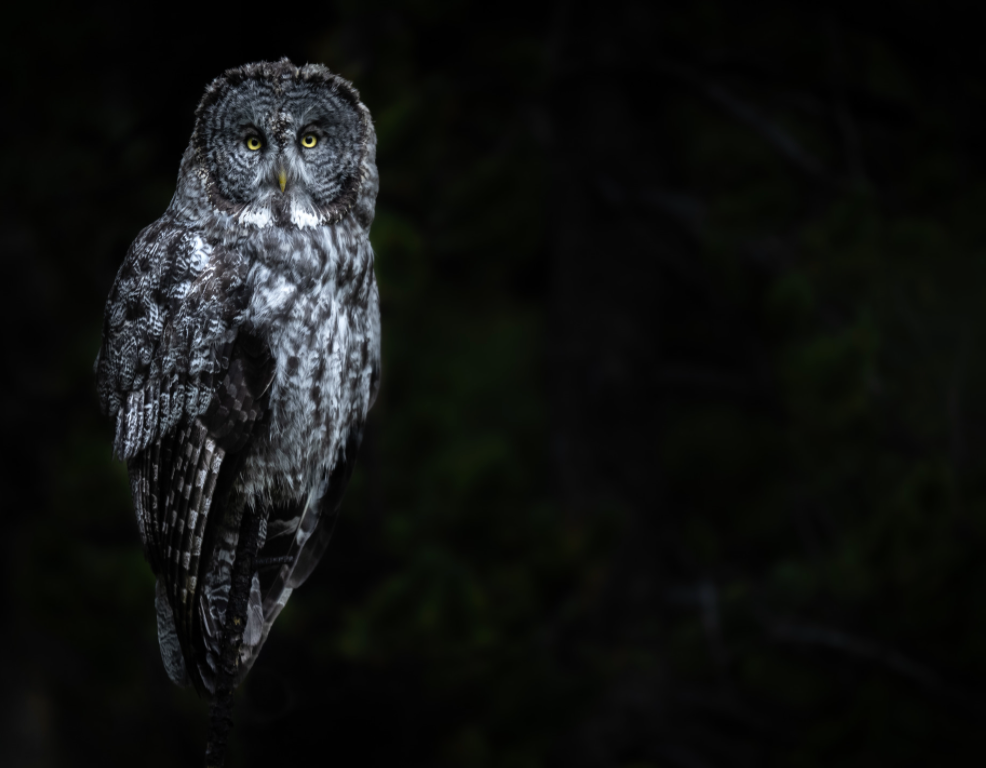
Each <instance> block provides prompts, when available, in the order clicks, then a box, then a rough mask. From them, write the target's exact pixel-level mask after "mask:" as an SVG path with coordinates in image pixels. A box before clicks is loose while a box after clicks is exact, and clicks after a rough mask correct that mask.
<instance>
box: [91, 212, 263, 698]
mask: <svg viewBox="0 0 986 768" xmlns="http://www.w3.org/2000/svg"><path fill="white" fill-rule="evenodd" d="M245 300H246V296H245V290H244V288H243V273H242V269H241V266H240V264H239V263H238V262H237V260H236V258H235V255H234V254H229V253H225V252H222V251H221V250H220V249H219V248H217V247H215V246H212V245H210V244H209V243H207V242H205V241H204V240H203V239H202V237H200V236H199V234H198V233H197V232H196V231H194V230H192V229H189V228H183V227H181V226H179V225H177V224H176V223H175V222H174V221H173V220H171V219H168V218H167V217H165V218H163V219H161V220H160V221H158V222H157V223H155V224H154V225H151V227H148V228H147V229H146V230H144V231H143V232H142V233H141V234H140V235H139V236H138V237H137V239H136V240H135V241H134V244H133V245H132V246H131V248H130V251H129V252H128V254H127V258H126V259H125V261H124V263H123V266H122V267H121V268H120V272H119V274H118V275H117V279H116V282H115V283H114V286H113V289H112V291H111V293H110V299H109V302H108V303H107V307H106V313H105V319H104V327H103V345H102V347H101V349H100V353H99V357H98V358H97V361H96V373H97V380H98V389H99V395H100V400H101V403H102V406H103V409H104V410H105V411H106V412H107V413H108V414H109V415H110V416H112V417H114V418H115V420H116V430H115V437H114V448H115V450H116V452H117V454H118V455H120V456H121V458H124V459H126V460H127V466H128V469H129V473H130V482H131V488H132V491H133V498H134V507H135V511H136V513H137V521H138V524H139V527H140V532H141V537H142V539H143V542H144V547H145V551H146V553H147V557H148V560H149V561H150V563H151V567H152V569H153V570H154V572H155V573H156V574H157V575H158V577H159V579H160V580H161V581H162V582H163V587H164V592H165V595H166V597H167V603H168V606H169V607H170V608H171V610H172V612H173V625H174V629H175V634H176V635H177V639H178V641H179V642H180V647H181V650H182V652H183V655H184V658H185V659H186V660H188V659H191V658H193V655H192V648H193V635H194V624H195V620H194V619H195V614H194V606H195V605H196V596H197V594H198V590H199V585H200V582H201V578H200V572H201V571H202V562H201V556H202V553H203V552H205V553H208V552H210V545H211V541H212V540H214V539H215V538H216V537H215V529H216V527H217V522H216V518H217V517H221V515H219V516H217V515H215V514H212V515H210V511H212V510H213V509H214V508H215V507H217V506H222V505H224V503H225V497H226V495H228V491H229V488H230V487H231V485H232V481H233V479H234V478H235V476H236V472H237V471H238V469H239V463H240V460H241V458H242V455H243V449H244V448H245V447H246V445H247V444H248V442H249V440H250V439H251V436H252V434H253V431H254V426H255V425H256V424H257V422H259V421H261V420H262V419H263V418H264V416H265V413H266V392H267V389H268V387H269V386H270V382H271V380H272V378H273V372H274V365H273V361H272V360H271V357H270V352H269V350H268V349H267V347H266V345H265V344H263V343H262V342H260V341H259V340H257V339H256V338H255V337H253V336H251V335H250V334H248V333H247V332H245V331H244V330H243V329H241V328H240V319H241V317H242V311H243V308H244V306H245ZM210 518H211V519H212V521H213V522H212V523H211V524H208V523H210ZM230 554H232V553H230ZM168 606H165V607H168ZM158 610H159V613H160V612H161V611H162V610H164V608H162V606H161V605H160V604H159V609H158ZM162 653H163V655H164V656H165V664H166V666H167V667H168V672H169V675H171V677H172V679H175V680H176V682H178V681H180V679H181V678H183V677H184V674H185V671H186V670H185V669H184V667H183V665H181V667H180V668H179V665H178V662H180V661H181V657H180V656H177V655H175V654H171V663H170V664H169V654H168V653H167V652H166V649H165V644H164V643H163V642H162ZM193 666H194V665H193ZM188 671H191V672H192V674H193V681H194V682H196V684H197V686H200V684H201V680H200V679H197V675H196V671H195V670H194V668H193V669H191V670H188Z"/></svg>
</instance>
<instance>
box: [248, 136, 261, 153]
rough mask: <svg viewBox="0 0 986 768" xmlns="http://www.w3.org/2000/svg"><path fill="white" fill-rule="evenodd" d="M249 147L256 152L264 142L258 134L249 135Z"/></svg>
mask: <svg viewBox="0 0 986 768" xmlns="http://www.w3.org/2000/svg"><path fill="white" fill-rule="evenodd" d="M246 145H247V149H249V150H250V151H251V152H256V151H257V150H258V149H260V148H261V147H262V146H263V143H262V142H261V141H260V139H259V138H257V137H256V136H248V137H247V140H246Z"/></svg>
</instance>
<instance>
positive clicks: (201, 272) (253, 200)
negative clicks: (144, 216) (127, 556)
mask: <svg viewBox="0 0 986 768" xmlns="http://www.w3.org/2000/svg"><path fill="white" fill-rule="evenodd" d="M375 154H376V135H375V133H374V130H373V125H372V123H371V121H370V114H369V111H368V110H367V108H366V107H365V106H364V105H363V104H362V103H361V102H360V100H359V95H358V94H357V92H356V90H355V89H354V88H353V86H352V85H351V84H350V83H348V82H347V81H345V80H343V79H342V78H340V77H338V76H336V75H333V74H332V73H331V72H330V71H329V70H328V69H326V68H325V67H323V66H317V65H306V66H304V67H300V68H298V67H295V66H294V65H293V64H292V63H291V62H290V61H288V60H287V59H282V60H281V61H279V62H277V63H269V62H262V63H257V64H249V65H246V66H243V67H239V68H237V69H231V70H228V71H227V72H226V73H224V74H223V75H222V76H221V77H218V78H217V79H216V80H214V81H213V82H212V83H211V84H210V85H209V86H208V88H206V91H205V95H204V96H203V98H202V101H201V103H200V104H199V106H198V109H197V110H196V112H195V129H194V131H193V133H192V138H191V141H190V142H189V145H188V149H187V150H185V154H184V156H183V158H182V162H181V170H180V172H179V174H178V186H177V190H176V192H175V195H174V198H173V199H172V201H171V204H170V205H169V206H168V209H167V210H166V211H165V213H164V215H163V216H162V217H161V218H160V219H158V220H157V221H156V222H155V223H153V224H151V225H150V226H149V227H147V228H146V229H144V230H143V231H142V232H141V233H140V234H139V235H138V236H137V239H136V240H135V241H134V243H133V245H132V246H131V247H130V250H129V252H128V253H127V256H126V259H125V260H124V262H123V266H122V267H121V268H120V271H119V273H118V274H117V277H116V281H115V282H114V284H113V288H112V290H111V292H110V297H109V301H108V302H107V304H106V312H105V316H104V324H103V343H102V347H101V348H100V351H99V356H98V357H97V359H96V375H97V379H98V390H99V397H100V401H101V404H102V407H103V409H104V411H105V412H106V413H107V414H109V415H110V416H112V417H113V418H114V419H115V426H116V432H115V439H114V448H115V450H116V453H117V454H118V455H119V456H120V458H122V459H124V460H126V462H127V469H128V471H129V474H130V485H131V490H132V493H133V500H134V507H135V511H136V515H137V521H138V524H139V528H140V534H141V537H142V539H143V542H144V549H145V552H146V555H147V558H148V560H149V561H150V565H151V568H152V569H153V571H154V573H155V574H156V575H157V578H158V581H157V593H156V595H157V597H156V607H157V615H158V639H159V641H160V646H161V655H162V657H163V659H164V665H165V668H166V669H167V671H168V675H169V676H170V677H171V679H172V680H174V681H175V682H176V683H179V684H187V683H188V682H191V683H193V684H194V685H195V687H196V688H197V689H198V690H199V691H200V692H201V693H203V694H205V695H207V696H209V695H211V694H213V693H214V691H215V682H216V674H217V664H218V659H219V654H220V642H221V638H222V634H223V623H224V618H225V613H226V604H227V600H228V599H229V594H230V573H231V571H232V568H233V562H234V560H235V557H236V547H237V538H238V535H239V523H240V519H241V518H242V515H243V512H244V510H245V509H248V508H252V510H254V511H255V512H256V514H258V515H259V517H260V519H261V524H260V537H259V541H260V545H261V548H260V551H259V556H258V560H257V563H258V566H259V570H258V571H257V572H256V573H254V574H253V577H252V587H251V589H250V594H249V603H248V610H247V621H246V626H245V629H244V632H243V644H242V646H241V647H240V658H239V662H240V663H239V679H242V677H243V675H245V674H246V672H247V671H248V670H249V669H250V667H251V665H252V664H253V662H254V660H255V659H256V658H257V654H258V653H259V652H260V648H261V646H262V645H263V643H264V640H265V639H266V638H267V633H268V632H269V631H270V628H271V625H272V624H273V622H274V620H275V619H276V618H277V615H278V613H279V612H280V611H281V609H282V608H283V607H284V605H285V603H286V602H287V600H288V597H289V596H290V595H291V591H292V590H293V589H294V588H295V587H297V586H298V585H300V584H301V583H302V582H303V581H304V580H305V579H306V578H307V577H308V576H309V574H310V573H311V572H312V569H313V568H314V567H315V565H316V563H317V562H318V560H319V558H320V557H321V556H322V553H323V552H324V551H325V547H326V545H327V544H328V540H329V536H330V534H331V532H332V527H333V523H334V519H335V515H336V511H337V507H338V504H339V501H340V498H341V496H342V492H343V489H344V487H345V485H346V483H347V482H348V480H349V476H350V474H351V472H352V469H353V463H354V461H355V458H356V452H357V449H358V448H359V444H360V439H361V435H362V432H363V424H364V421H365V419H366V416H367V412H368V411H369V409H370V406H371V405H372V404H373V401H374V399H375V397H376V394H377V389H378V386H379V381H380V311H379V299H378V293H377V286H376V281H375V279H374V275H373V250H372V249H371V247H370V241H369V239H368V235H369V229H370V223H371V222H372V220H373V213H374V204H375V201H376V196H377V188H378V177H377V167H376V160H375Z"/></svg>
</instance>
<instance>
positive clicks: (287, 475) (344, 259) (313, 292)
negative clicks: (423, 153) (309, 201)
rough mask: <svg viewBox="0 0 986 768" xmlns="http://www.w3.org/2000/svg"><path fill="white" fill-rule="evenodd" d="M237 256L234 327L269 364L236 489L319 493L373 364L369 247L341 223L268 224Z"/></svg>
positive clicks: (361, 406) (363, 411)
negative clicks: (258, 429)
mask: <svg viewBox="0 0 986 768" xmlns="http://www.w3.org/2000/svg"><path fill="white" fill-rule="evenodd" d="M241 253H242V254H243V255H244V256H245V257H246V258H247V261H248V263H249V264H250V267H249V271H248V274H247V278H246V288H247V290H248V294H249V301H248V304H247V308H246V311H245V314H244V317H243V327H244V328H248V329H249V330H250V332H251V333H253V334H254V335H256V336H257V337H259V338H260V339H262V340H263V341H265V342H266V343H267V345H268V346H269V348H270V352H271V355H272V357H273V358H274V361H275V366H276V367H275V374H274V379H273V382H272V384H271V388H270V393H269V416H268V424H267V429H266V433H261V434H260V435H258V436H257V439H256V440H255V441H254V443H253V445H252V446H251V449H250V452H249V454H248V456H247V459H246V463H245V466H244V470H243V472H242V473H241V474H240V480H239V483H238V485H239V487H240V490H241V491H242V492H243V493H244V494H245V495H247V496H248V497H250V496H252V497H255V498H256V497H259V498H263V499H272V498H273V499H282V500H292V499H302V498H304V497H311V495H313V494H314V495H316V496H321V495H322V493H324V491H325V483H326V482H327V478H328V474H329V472H330V471H331V469H332V467H333V466H334V465H335V464H336V462H337V461H338V459H339V458H340V457H339V452H340V451H341V450H344V446H345V445H346V442H347V438H348V437H349V433H350V430H353V429H356V430H359V429H361V428H362V424H363V422H364V420H365V419H366V415H367V412H368V410H369V407H370V401H371V391H372V387H373V384H374V379H375V376H376V372H377V370H378V367H379V310H378V307H377V291H376V285H375V282H374V278H373V253H372V250H371V249H370V246H369V243H368V242H367V240H366V236H365V234H364V233H363V231H361V230H360V229H358V228H357V227H356V226H355V225H349V224H347V222H342V223H340V224H339V225H336V226H335V227H331V228H330V227H318V228H306V229H295V230H281V229H274V230H268V231H266V232H263V233H262V234H259V235H258V236H256V237H255V238H253V239H251V240H248V241H247V242H245V243H244V244H243V246H242V250H241Z"/></svg>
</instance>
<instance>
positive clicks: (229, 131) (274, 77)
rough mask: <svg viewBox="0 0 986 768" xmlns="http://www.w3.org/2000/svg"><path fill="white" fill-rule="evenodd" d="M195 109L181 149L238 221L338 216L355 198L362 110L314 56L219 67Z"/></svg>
mask: <svg viewBox="0 0 986 768" xmlns="http://www.w3.org/2000/svg"><path fill="white" fill-rule="evenodd" d="M195 117H196V119H195V130H194V132H193V134H192V141H191V145H190V147H189V154H188V155H187V157H189V158H190V159H192V160H193V162H194V165H195V166H196V168H195V170H196V172H197V175H198V176H199V177H200V178H201V179H202V181H204V186H205V190H206V192H207V194H208V197H209V201H210V203H211V204H212V206H214V207H215V208H218V209H219V210H222V211H224V212H226V213H230V214H233V215H234V216H236V218H238V219H239V220H240V221H241V222H243V223H247V224H253V225H256V226H270V225H275V224H276V225H281V226H283V225H287V224H294V225H296V226H314V225H318V224H327V223H332V222H334V221H337V220H339V219H340V218H341V217H342V216H344V215H345V214H346V213H347V212H348V211H349V210H350V209H351V208H352V207H353V206H354V205H355V204H356V203H357V200H358V198H359V196H360V193H361V189H360V187H361V184H362V183H363V181H364V177H365V176H366V168H367V167H368V161H369V163H371V164H372V162H373V157H372V152H373V149H374V147H373V145H374V143H375V140H374V135H373V126H372V123H371V121H370V115H369V111H368V110H367V108H366V107H365V106H364V105H363V104H362V102H360V100H359V94H358V93H357V92H356V89H355V88H353V86H352V85H351V84H350V83H349V82H347V81H346V80H343V79H342V78H341V77H338V76H336V75H333V74H332V73H331V72H330V71H329V70H328V69H327V68H326V67H323V66H321V65H313V64H308V65H305V66H304V67H300V68H299V67H296V66H294V64H292V63H291V62H290V61H288V60H287V59H282V60H281V61H279V62H275V63H271V62H260V63H257V64H247V65H245V66H242V67H237V68H236V69H230V70H227V71H226V72H225V73H224V74H223V75H221V76H220V77H218V78H216V79H215V80H214V81H213V82H212V83H210V84H209V86H208V87H207V88H206V91H205V95H204V96H203V98H202V101H201V103H200V104H199V106H198V109H197V110H196V112H195ZM368 155H369V157H368Z"/></svg>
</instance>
